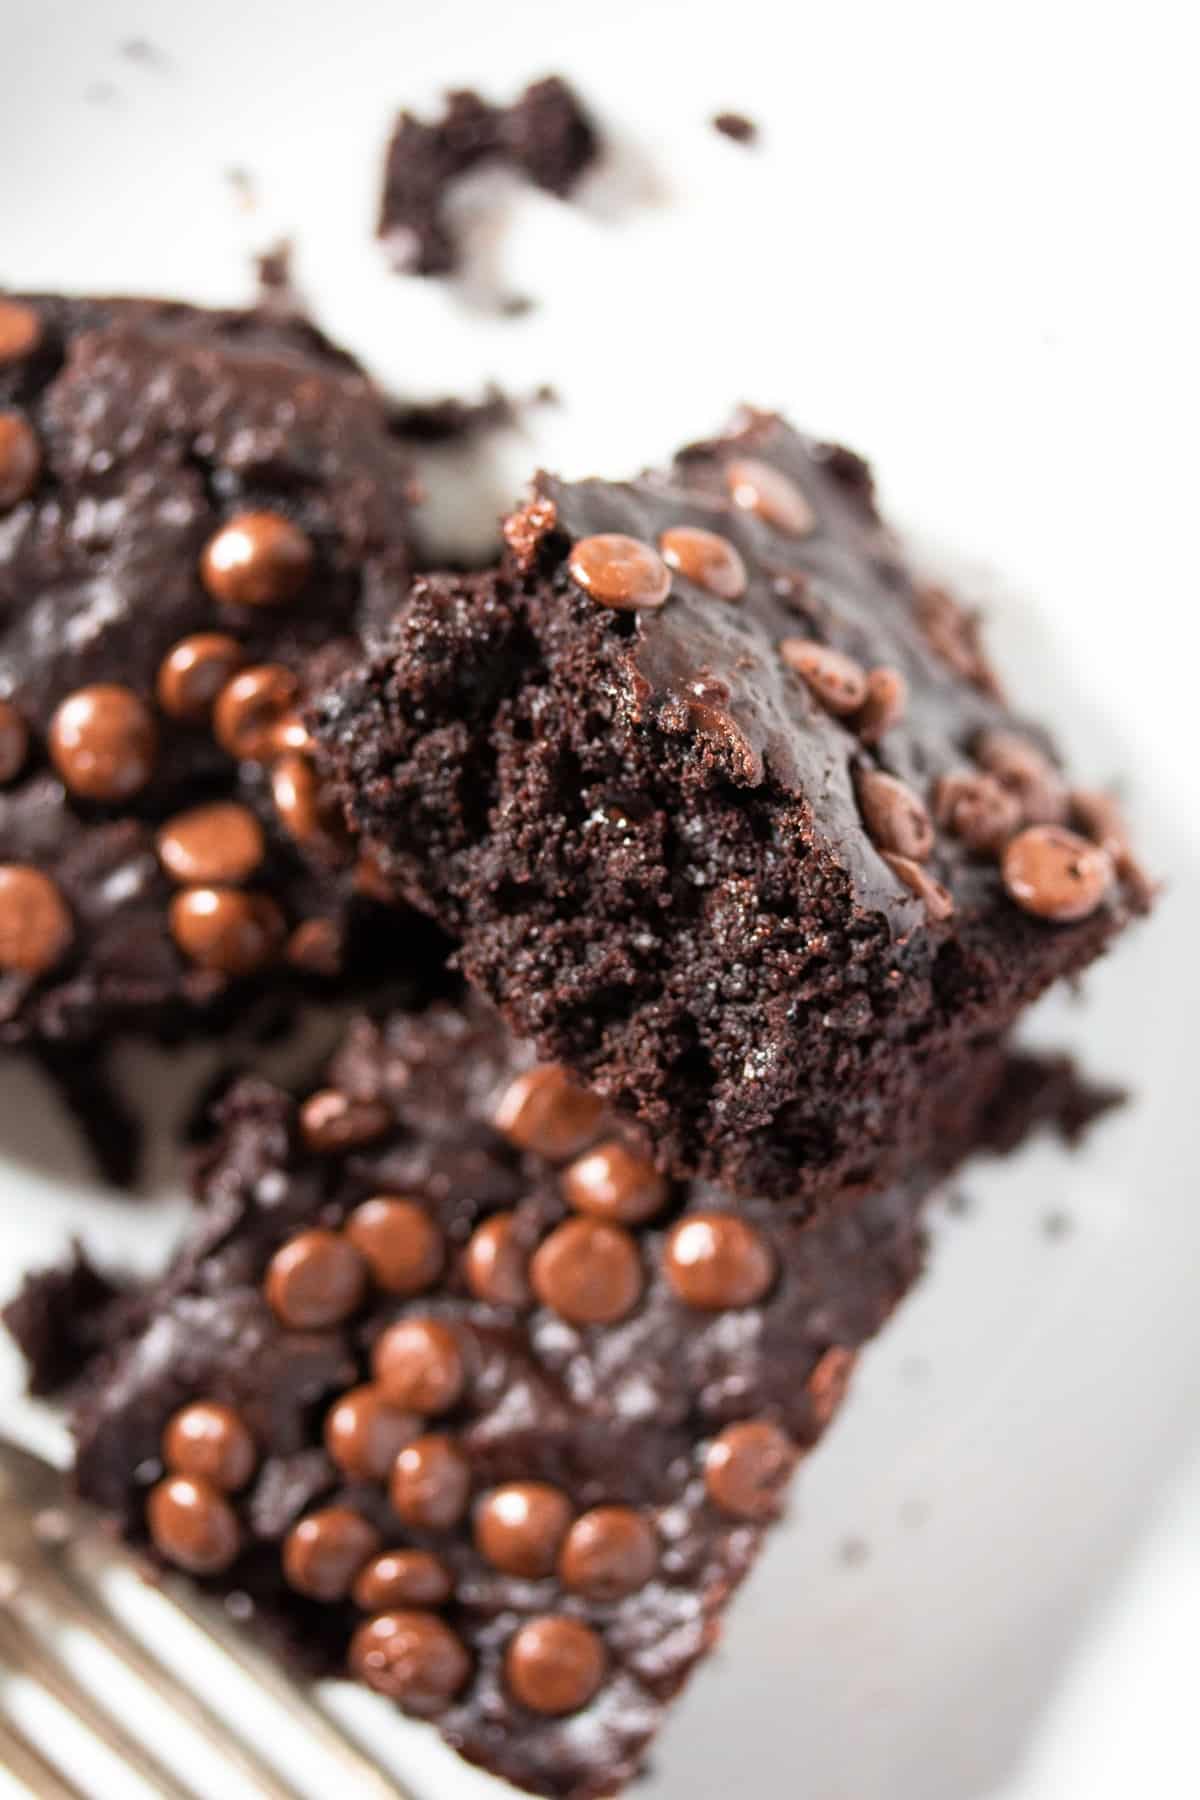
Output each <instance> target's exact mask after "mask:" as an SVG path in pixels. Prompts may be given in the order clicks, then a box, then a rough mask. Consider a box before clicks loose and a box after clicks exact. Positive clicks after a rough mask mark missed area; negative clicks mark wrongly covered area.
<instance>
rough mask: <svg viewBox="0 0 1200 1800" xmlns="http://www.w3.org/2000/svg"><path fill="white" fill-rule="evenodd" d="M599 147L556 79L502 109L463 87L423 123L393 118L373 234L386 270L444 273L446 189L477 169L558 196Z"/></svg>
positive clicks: (448, 244)
mask: <svg viewBox="0 0 1200 1800" xmlns="http://www.w3.org/2000/svg"><path fill="white" fill-rule="evenodd" d="M599 144H600V140H599V138H598V136H597V133H596V130H595V127H594V126H593V124H592V122H591V120H590V119H589V118H588V115H587V113H586V112H585V111H584V109H583V107H582V105H581V104H580V101H579V99H578V97H577V95H576V94H575V93H574V91H573V90H572V89H571V88H570V87H568V86H567V84H566V82H565V81H563V80H562V79H561V78H560V77H559V76H557V75H550V76H547V77H546V78H545V79H544V80H542V81H535V82H532V83H531V84H530V86H529V87H527V88H526V89H525V91H524V93H523V94H522V95H521V96H520V98H519V99H518V100H516V101H514V102H513V104H512V105H511V106H507V107H504V106H494V105H492V104H491V102H489V101H487V100H483V99H481V98H480V96H479V95H478V94H476V93H474V92H473V91H472V90H471V89H469V88H463V89H458V90H457V91H455V92H453V93H450V94H448V95H447V96H446V104H445V109H444V111H443V113H442V116H441V118H440V119H438V120H436V121H435V122H433V123H432V124H430V123H428V122H426V121H425V120H423V119H419V118H417V116H416V115H415V114H414V113H410V112H402V113H401V114H400V117H399V119H398V120H397V122H396V126H395V129H394V130H393V133H392V139H391V143H390V144H389V145H388V151H387V159H386V163H385V169H384V188H383V200H382V204H381V206H380V212H379V225H378V235H379V237H380V239H381V240H382V241H383V243H384V244H385V245H386V246H387V249H388V253H389V255H390V257H391V260H392V263H393V266H394V267H395V268H397V269H398V270H401V271H403V272H404V273H407V274H412V275H445V274H449V273H451V272H452V271H453V270H454V269H456V268H457V267H458V265H459V261H460V246H459V244H458V243H457V241H456V239H455V237H454V234H453V232H452V231H451V229H450V226H449V225H448V223H447V220H446V217H445V206H446V200H447V197H448V195H449V193H450V191H451V189H452V188H453V187H454V186H455V185H456V183H457V182H459V181H461V180H462V178H463V177H464V176H465V175H468V174H470V173H472V172H473V171H474V170H476V169H478V168H480V167H481V166H482V165H484V164H485V163H490V164H500V165H503V166H506V167H508V168H510V169H513V170H514V171H516V173H518V174H520V175H524V176H525V178H526V179H527V180H528V181H531V182H532V183H533V184H534V186H535V187H539V188H542V189H543V190H544V191H545V192H546V193H549V194H555V195H557V196H558V197H559V198H560V199H562V198H565V197H566V196H567V195H568V194H569V193H570V192H571V189H572V188H573V187H574V186H575V184H576V182H577V181H578V180H579V177H580V176H581V175H582V174H583V172H584V170H585V169H587V168H588V167H589V166H590V164H591V163H592V162H593V161H594V160H595V157H596V155H597V152H598V150H599Z"/></svg>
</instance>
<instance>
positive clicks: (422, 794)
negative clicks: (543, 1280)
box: [313, 414, 1147, 1209]
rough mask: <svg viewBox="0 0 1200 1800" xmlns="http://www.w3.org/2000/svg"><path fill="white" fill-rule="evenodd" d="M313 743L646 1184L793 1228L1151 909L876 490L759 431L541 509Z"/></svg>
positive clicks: (346, 697)
mask: <svg viewBox="0 0 1200 1800" xmlns="http://www.w3.org/2000/svg"><path fill="white" fill-rule="evenodd" d="M505 535H506V538H507V545H508V549H507V553H506V555H505V557H504V559H503V561H502V562H501V563H500V565H499V566H497V567H496V568H494V569H492V570H490V571H487V572H485V573H483V574H480V575H476V576H464V577H454V576H430V577H428V578H427V579H424V580H421V581H420V582H418V583H417V584H416V586H415V589H414V592H413V595H412V598H411V602H410V604H409V605H408V607H407V609H406V610H405V612H404V613H403V615H402V616H401V618H400V619H399V622H398V624H397V626H396V629H395V632H394V634H393V636H392V637H391V639H390V640H389V642H388V644H387V645H386V646H385V648H384V649H383V650H382V651H380V652H379V653H378V654H377V655H376V656H375V657H374V658H373V659H371V660H368V661H367V662H366V663H365V664H363V665H362V666H361V667H358V668H356V669H355V670H354V671H353V672H352V674H351V675H350V676H348V677H347V678H346V679H344V680H343V681H342V682H341V684H340V685H338V686H335V688H334V689H333V690H332V691H331V692H330V693H329V694H328V695H326V696H324V697H323V698H322V700H321V702H320V703H319V705H318V707H317V708H316V709H315V711H314V715H313V723H314V729H315V731H316V732H317V735H318V737H319V738H320V739H321V741H322V742H323V744H324V746H325V748H326V749H327V751H328V753H329V756H330V758H331V762H332V765H333V767H334V769H335V772H336V776H337V779H338V782H339V785H340V790H341V793H342V795H343V798H344V802H345V805H346V810H347V816H348V818H349V820H350V822H351V824H352V826H353V828H354V830H355V831H357V832H358V833H360V834H361V836H362V838H363V840H364V841H365V842H366V843H368V844H369V845H370V848H371V851H372V854H373V855H374V856H375V857H376V858H377V859H378V861H379V863H380V865H381V866H382V867H383V868H384V869H385V870H386V872H387V873H388V875H389V877H390V878H391V879H392V880H394V882H395V883H396V885H397V887H398V889H399V890H400V891H401V892H402V893H403V894H404V895H405V896H406V898H408V899H409V900H411V901H412V902H414V903H415V904H416V905H418V906H421V907H424V908H426V909H427V910H428V911H429V912H430V913H431V914H432V915H433V916H434V917H435V918H436V919H437V920H438V921H439V922H440V923H441V924H442V925H443V926H444V927H445V928H446V929H447V930H448V931H449V933H450V934H451V935H452V936H453V937H454V938H455V939H456V940H457V942H458V944H459V960H460V963H461V966H462V968H463V969H464V971H465V972H466V974H467V975H468V977H469V978H470V980H471V981H473V982H474V983H475V984H476V985H477V986H478V987H479V988H480V989H481V990H482V991H483V992H485V993H486V994H487V995H488V996H489V998H490V999H492V1000H493V1001H494V1002H495V1003H496V1004H497V1005H498V1006H499V1008H500V1009H501V1011H502V1012H503V1014H504V1016H505V1017H506V1019H507V1020H508V1021H509V1022H510V1024H511V1025H512V1026H513V1027H514V1029H516V1030H517V1031H518V1032H519V1033H520V1034H521V1035H523V1036H526V1037H529V1038H531V1039H532V1040H533V1041H534V1042H535V1043H536V1044H537V1046H538V1049H539V1051H540V1053H541V1054H542V1055H544V1056H546V1057H547V1058H550V1059H552V1060H555V1061H561V1062H563V1063H565V1064H566V1065H567V1066H569V1067H570V1068H571V1069H572V1070H573V1071H574V1072H575V1073H576V1074H577V1075H578V1076H579V1077H580V1078H582V1079H586V1080H587V1081H588V1082H589V1083H590V1084H592V1085H593V1086H595V1087H596V1088H598V1089H599V1090H600V1091H602V1092H603V1093H604V1094H605V1096H606V1097H607V1098H609V1099H610V1100H611V1101H613V1102H614V1103H616V1104H617V1105H619V1106H620V1107H622V1108H623V1109H625V1110H628V1111H629V1112H631V1113H634V1114H636V1115H637V1116H638V1117H640V1119H641V1120H642V1121H643V1122H644V1123H645V1124H646V1126H647V1127H648V1128H649V1131H650V1134H651V1139H652V1142H653V1146H654V1155H655V1158H656V1161H657V1163H658V1165H659V1167H660V1168H662V1169H664V1170H668V1171H672V1172H677V1173H696V1174H700V1175H702V1176H704V1177H706V1178H709V1179H713V1180H717V1181H719V1182H720V1183H721V1184H722V1185H723V1186H724V1187H725V1188H727V1189H729V1190H736V1191H737V1192H739V1193H743V1194H759V1195H772V1196H776V1197H778V1198H781V1199H786V1200H788V1201H789V1202H791V1203H792V1204H793V1205H795V1206H797V1207H799V1208H801V1209H804V1208H810V1209H816V1208H818V1207H819V1206H821V1205H823V1204H825V1203H826V1202H828V1201H829V1200H830V1199H831V1198H833V1197H834V1196H835V1195H839V1194H847V1193H855V1192H866V1191H869V1190H870V1189H871V1188H872V1187H873V1186H878V1185H879V1184H880V1183H881V1182H884V1181H887V1180H890V1179H892V1178H894V1177H895V1176H896V1175H897V1174H899V1173H901V1172H903V1171H904V1170H905V1169H906V1168H907V1167H908V1166H909V1165H911V1164H912V1163H914V1162H916V1161H919V1160H920V1158H921V1157H922V1156H923V1154H924V1150H925V1146H926V1145H927V1143H928V1141H929V1135H930V1132H931V1130H932V1129H934V1128H935V1125H936V1112H937V1101H938V1093H939V1090H940V1088H941V1087H942V1085H943V1084H944V1083H946V1082H947V1081H951V1080H954V1079H956V1078H958V1076H959V1074H960V1072H961V1071H962V1070H963V1069H964V1066H965V1065H968V1064H969V1063H970V1062H971V1060H972V1059H973V1058H974V1057H975V1056H977V1055H980V1054H983V1055H985V1056H986V1055H987V1054H989V1052H990V1047H992V1046H994V1045H995V1044H996V1043H997V1042H998V1041H1000V1040H1001V1039H1002V1038H1003V1036H1004V1035H1005V1034H1006V1033H1007V1032H1008V1031H1009V1029H1010V1028H1011V1026H1012V1024H1013V1022H1014V1020H1015V1019H1016V1018H1017V1017H1018V1015H1019V1014H1020V1013H1021V1011H1022V1010H1023V1009H1024V1008H1025V1007H1026V1006H1028V1005H1029V1003H1030V1002H1031V1001H1032V1000H1034V999H1035V998H1036V997H1037V996H1038V995H1039V994H1040V993H1041V992H1042V990H1043V989H1044V988H1046V987H1047V986H1048V985H1049V984H1050V983H1051V982H1053V981H1056V980H1058V979H1061V978H1063V977H1066V976H1072V975H1075V974H1077V973H1078V972H1079V971H1080V970H1082V969H1083V968H1085V967H1086V965H1087V964H1088V963H1089V962H1091V961H1092V960H1093V959H1094V958H1095V957H1096V956H1097V955H1099V953H1100V952H1101V951H1102V950H1103V949H1104V948H1105V947H1106V946H1107V945H1108V943H1109V942H1110V941H1111V940H1112V939H1113V938H1114V937H1115V936H1116V935H1117V934H1118V933H1119V932H1120V931H1122V930H1123V928H1124V927H1125V925H1126V924H1127V923H1128V922H1129V920H1130V919H1131V918H1132V917H1133V916H1134V915H1135V914H1137V913H1139V912H1141V911H1143V910H1144V909H1145V907H1146V905H1147V886H1146V883H1145V879H1144V877H1142V876H1141V874H1140V872H1139V871H1138V869H1137V866H1136V864H1135V863H1134V861H1133V858H1132V856H1131V854H1130V851H1129V847H1128V843H1127V841H1126V839H1125V835H1124V831H1123V828H1122V826H1121V824H1120V821H1119V819H1118V818H1117V816H1116V814H1115V811H1114V809H1113V808H1112V806H1111V804H1110V803H1109V802H1107V800H1106V799H1105V798H1104V797H1103V796H1098V795H1095V794H1092V793H1089V792H1085V791H1081V790H1079V789H1077V788H1076V787H1075V786H1074V785H1073V784H1072V782H1071V779H1070V777H1069V776H1068V775H1067V774H1066V773H1065V772H1064V771H1063V769H1062V768H1061V766H1060V763H1059V760H1058V758H1057V756H1056V755H1055V753H1054V750H1053V747H1052V745H1051V743H1050V740H1049V738H1048V736H1047V734H1046V733H1045V731H1044V730H1043V729H1042V728H1041V727H1040V726H1038V725H1037V724H1035V723H1033V722H1030V721H1028V720H1026V719H1025V718H1024V717H1023V716H1021V715H1020V714H1019V713H1018V712H1017V711H1015V710H1014V709H1013V708H1012V707H1011V706H1010V705H1009V704H1008V703H1007V702H1006V701H1005V699H1004V698H1003V696H1002V693H1001V689H1000V685H999V682H998V679H997V677H996V675H995V673H994V671H993V669H992V667H991V665H990V664H989V663H988V661H987V659H986V657H985V655H984V652H983V649H982V647H981V644H980V640H979V632H978V628H977V623H976V621H975V620H974V619H973V618H972V617H971V615H970V614H968V613H967V612H965V611H964V610H963V609H962V608H961V607H960V606H959V605H958V603H957V602H956V601H955V600H954V599H953V598H952V597H951V596H950V595H949V594H948V593H947V592H945V591H944V590H943V589H942V588H940V587H937V586H932V585H930V584H928V583H926V582H923V581H922V580H920V579H919V578H918V577H917V576H916V575H915V574H914V573H913V571H912V570H911V569H910V567H909V566H908V564H907V562H906V561H905V559H904V557H903V555H902V553H901V550H900V548H899V545H898V543H897V541H896V539H895V538H894V537H893V536H892V535H891V534H890V533H889V531H888V530H887V528H886V527H885V526H884V525H883V523H882V522H881V519H880V516H879V514H878V512H877V510H876V506H875V502H874V498H873V492H872V482H871V477H870V474H869V472H868V470H867V467H866V465H865V464H864V463H863V462H862V461H861V460H860V459H859V458H858V457H856V456H854V455H853V454H851V453H850V452H848V451H846V450H843V449H839V448H836V447H834V446H831V445H829V444H823V443H817V442H814V441H812V440H811V439H808V438H805V437H802V436H801V435H799V434H798V433H797V432H795V431H793V430H791V429H790V428H789V427H788V426H787V425H786V424H784V423H783V422H782V421H781V420H779V419H777V418H774V417H771V416H767V415H763V414H752V415H749V416H747V417H745V418H744V419H743V420H742V421H741V422H740V424H739V425H738V427H737V428H736V429H735V430H733V431H732V432H731V433H730V434H729V435H728V436H726V437H723V438H719V439H717V440H715V441H713V442H709V443H703V444H698V445H694V446H692V447H691V448H689V449H687V450H684V451H683V452H682V453H681V454H680V455H679V457H678V458H677V459H676V461H675V463H674V464H673V466H672V467H671V468H670V469H669V470H667V471H666V472H665V473H660V474H651V475H647V476H645V477H643V478H642V479H640V480H637V481H634V482H631V483H612V482H603V481H578V482H566V481H561V480H558V479H555V478H553V477H551V476H547V475H541V476H539V477H538V478H537V481H536V483H535V486H534V492H533V495H532V498H531V499H530V500H529V502H528V504H526V505H525V506H524V507H522V508H521V509H520V510H519V511H518V512H516V513H515V514H514V515H513V516H512V517H511V518H510V519H509V520H508V521H507V524H506V527H505Z"/></svg>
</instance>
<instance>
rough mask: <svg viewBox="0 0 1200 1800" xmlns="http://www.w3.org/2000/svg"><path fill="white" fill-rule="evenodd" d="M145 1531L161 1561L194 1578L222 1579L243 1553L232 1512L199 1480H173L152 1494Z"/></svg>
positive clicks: (182, 1477)
mask: <svg viewBox="0 0 1200 1800" xmlns="http://www.w3.org/2000/svg"><path fill="white" fill-rule="evenodd" d="M146 1525H147V1528H148V1530H149V1532H150V1540H151V1542H152V1543H153V1545H154V1547H155V1549H156V1550H157V1551H158V1553H159V1555H160V1556H162V1557H165V1559H166V1560H167V1562H170V1563H174V1564H175V1565H176V1566H177V1567H178V1568H180V1569H186V1570H187V1571H188V1573H189V1574H190V1575H220V1574H221V1573H222V1572H223V1570H225V1569H227V1568H229V1566H230V1564H231V1563H233V1562H235V1561H236V1559H237V1554H238V1551H239V1549H240V1548H241V1540H242V1534H241V1528H240V1526H239V1525H238V1521H237V1515H236V1513H235V1512H234V1510H233V1508H232V1507H231V1506H230V1504H229V1502H228V1501H227V1500H225V1499H223V1498H222V1496H221V1495H220V1494H219V1493H218V1492H217V1490H216V1488H215V1487H213V1485H212V1483H211V1482H209V1481H203V1480H201V1479H200V1478H199V1477H197V1476H195V1475H168V1476H167V1478H166V1480H165V1481H160V1482H159V1483H158V1486H157V1487H153V1488H151V1490H150V1493H149V1496H148V1498H147V1500H146Z"/></svg>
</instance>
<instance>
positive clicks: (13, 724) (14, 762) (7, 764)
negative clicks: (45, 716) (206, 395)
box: [0, 700, 29, 785]
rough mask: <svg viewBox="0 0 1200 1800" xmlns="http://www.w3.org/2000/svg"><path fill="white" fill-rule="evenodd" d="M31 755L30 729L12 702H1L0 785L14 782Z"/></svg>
mask: <svg viewBox="0 0 1200 1800" xmlns="http://www.w3.org/2000/svg"><path fill="white" fill-rule="evenodd" d="M28 755H29V727H28V726H27V725H26V723H25V721H24V719H23V718H22V717H21V715H20V713H19V712H18V711H17V709H16V707H15V706H14V705H13V703H12V701H11V700H0V785H3V784H4V783H5V782H7V781H12V780H13V779H14V777H15V776H17V775H19V774H20V773H21V770H22V769H23V768H24V767H25V759H26V757H27V756H28Z"/></svg>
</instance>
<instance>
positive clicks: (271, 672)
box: [213, 663, 300, 762]
mask: <svg viewBox="0 0 1200 1800" xmlns="http://www.w3.org/2000/svg"><path fill="white" fill-rule="evenodd" d="M299 691H300V689H299V683H298V682H297V680H296V677H295V675H293V673H292V671H291V670H290V669H286V668H284V666H283V664H282V663H260V664H259V665H258V666H257V667H255V668H253V669H243V670H242V671H241V672H240V674H237V675H234V676H233V677H232V679H231V680H229V681H227V682H226V684H225V686H224V687H223V688H222V689H221V692H220V693H219V694H218V695H217V699H216V704H215V705H214V707H213V731H214V733H215V734H216V739H217V742H218V744H220V746H221V748H222V750H227V751H228V752H229V754H230V756H235V757H237V758H238V759H239V760H242V759H245V760H246V761H247V762H267V761H269V760H270V759H271V758H272V757H273V756H275V755H277V754H278V752H279V751H280V750H281V749H282V748H283V747H284V746H283V745H282V744H281V742H280V731H281V728H282V727H283V725H284V724H285V722H286V721H287V719H288V718H289V716H290V714H291V712H292V709H293V708H294V706H295V704H296V698H297V695H298V693H299Z"/></svg>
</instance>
